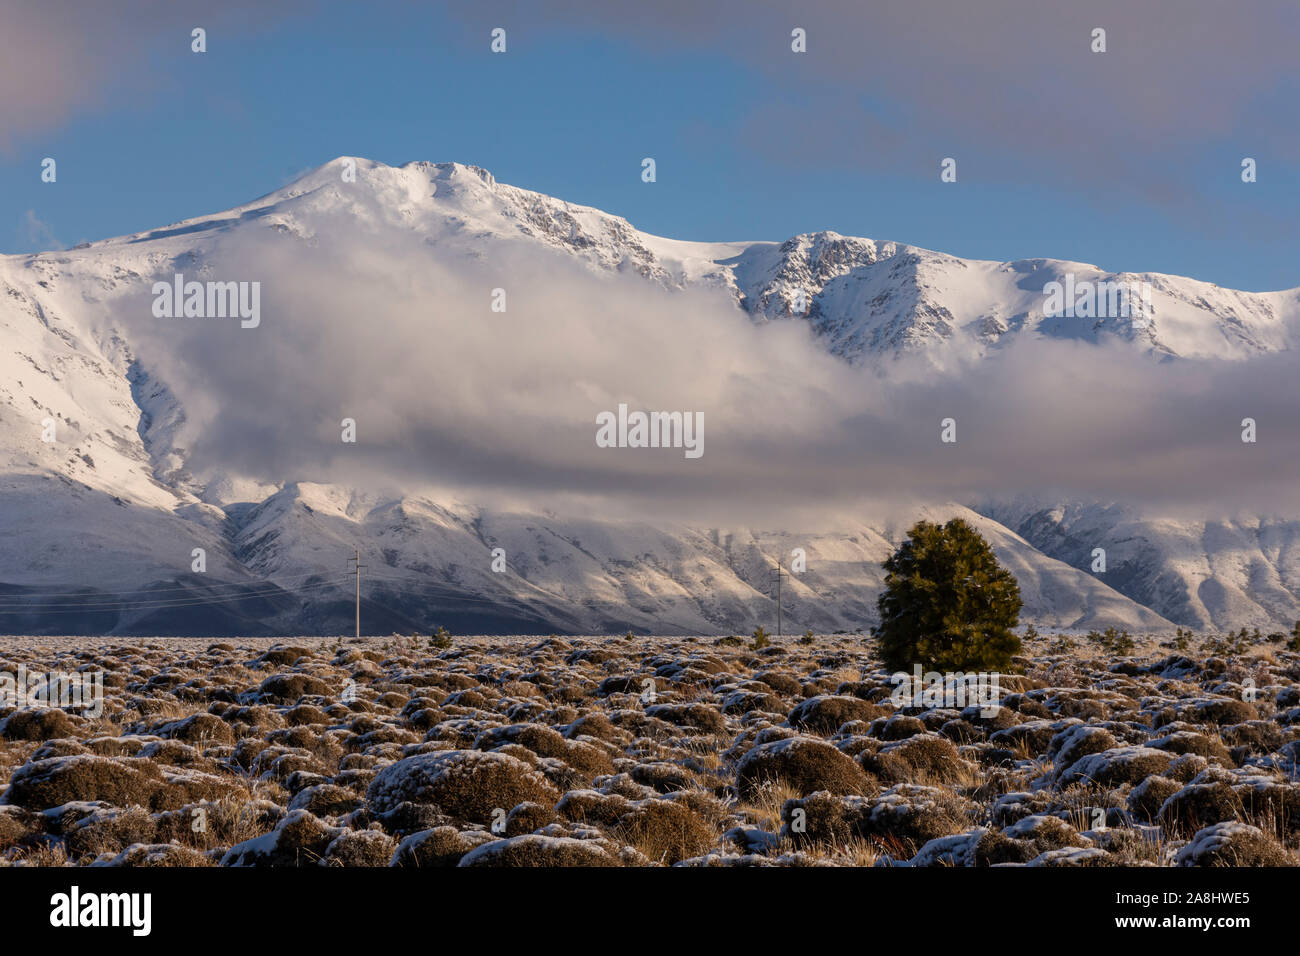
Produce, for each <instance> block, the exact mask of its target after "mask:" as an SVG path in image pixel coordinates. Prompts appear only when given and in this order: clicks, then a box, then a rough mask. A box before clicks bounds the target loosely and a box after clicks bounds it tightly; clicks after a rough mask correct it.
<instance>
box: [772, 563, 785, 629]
mask: <svg viewBox="0 0 1300 956" xmlns="http://www.w3.org/2000/svg"><path fill="white" fill-rule="evenodd" d="M768 573H770V574H773V575H775V576H776V636H777V637H780V636H781V578H783V577H784V576H785V569H784V568H783V567H781V563H780V562H779V561H778V562H777V565H776V567H774V568H772V569H771V571H769V572H768Z"/></svg>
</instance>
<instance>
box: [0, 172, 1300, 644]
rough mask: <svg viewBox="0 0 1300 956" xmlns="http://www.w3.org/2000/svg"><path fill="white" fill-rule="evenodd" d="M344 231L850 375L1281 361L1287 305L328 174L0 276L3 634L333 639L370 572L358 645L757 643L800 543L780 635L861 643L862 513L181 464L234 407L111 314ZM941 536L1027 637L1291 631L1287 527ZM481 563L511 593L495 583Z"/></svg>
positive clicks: (452, 180)
mask: <svg viewBox="0 0 1300 956" xmlns="http://www.w3.org/2000/svg"><path fill="white" fill-rule="evenodd" d="M354 174H355V175H354ZM341 228H344V229H346V228H355V229H356V231H357V234H358V236H359V237H360V238H359V239H358V243H359V246H358V248H361V247H362V246H361V245H360V244H365V245H366V246H370V245H376V244H377V245H384V244H387V245H389V246H393V247H401V246H404V245H406V246H416V245H418V246H419V247H420V248H421V249H422V250H425V251H430V250H431V254H432V255H434V256H436V258H437V261H438V262H439V263H446V264H448V265H450V266H451V267H453V268H454V267H455V264H456V263H458V262H464V261H472V260H483V259H488V260H491V259H493V258H494V257H518V256H521V255H523V256H538V257H543V258H542V260H541V261H550V260H546V259H545V258H544V257H546V256H550V257H557V256H558V257H560V258H561V259H563V260H564V261H566V262H570V263H573V264H577V265H578V266H580V267H581V268H582V270H585V272H587V273H590V274H591V275H592V276H593V277H600V276H610V275H620V274H630V275H631V276H639V277H641V278H642V279H644V281H645V282H647V283H651V284H653V285H655V286H657V287H659V288H660V289H662V290H667V291H668V292H684V291H687V290H691V289H696V288H700V289H713V290H719V289H720V290H724V291H725V292H726V293H727V294H728V295H729V296H730V297H731V298H732V299H733V300H734V302H735V304H736V307H737V308H738V309H741V310H743V311H744V312H745V313H747V314H748V315H749V316H750V317H751V318H752V319H753V321H755V322H756V323H764V322H772V321H792V322H806V323H807V324H808V326H809V327H810V328H811V330H812V331H813V333H814V335H815V337H816V341H817V342H818V343H819V344H820V345H821V346H822V347H823V348H824V350H825V351H826V352H829V353H830V354H832V355H834V356H838V357H839V358H841V359H843V360H844V361H845V362H847V363H849V364H851V365H853V366H861V367H862V374H863V375H868V374H874V373H875V371H879V370H880V369H881V368H882V367H886V368H887V367H888V366H889V364H890V363H892V362H894V361H895V360H897V359H898V358H900V357H902V356H918V355H919V356H922V357H927V356H930V357H932V358H933V361H934V362H935V363H936V366H938V365H941V364H942V363H943V362H944V361H946V360H947V358H946V357H951V356H953V355H956V356H958V357H960V358H961V359H962V360H963V361H971V360H976V361H978V360H979V358H980V357H981V356H984V355H986V354H988V353H990V352H992V351H995V350H998V349H1000V348H1002V347H1003V346H1004V345H1005V344H1006V343H1008V342H1010V341H1013V340H1015V339H1016V338H1018V337H1025V336H1037V337H1047V338H1056V339H1083V340H1085V341H1091V342H1098V341H1102V340H1110V339H1118V340H1121V341H1127V342H1129V343H1131V345H1132V347H1133V348H1135V349H1138V350H1142V351H1147V352H1150V353H1151V354H1152V355H1153V356H1154V357H1156V358H1169V359H1172V358H1177V357H1180V356H1181V357H1188V358H1196V357H1205V356H1217V357H1230V358H1237V359H1249V358H1250V357H1252V356H1256V355H1262V354H1266V353H1272V352H1280V351H1283V350H1288V349H1290V348H1291V347H1292V345H1293V342H1292V337H1293V332H1294V329H1295V328H1296V320H1297V318H1300V290H1291V291H1287V292H1277V293H1245V292H1235V291H1232V290H1228V289H1222V288H1220V287H1218V286H1215V285H1212V284H1209V283H1204V282H1198V281H1195V280H1192V279H1184V278H1178V277H1173V276H1164V275H1152V274H1109V273H1103V272H1102V271H1101V270H1099V269H1097V268H1096V267H1093V266H1088V265H1083V264H1079V263H1068V262H1061V261H1056V260H1048V259H1039V260H1025V261H1019V262H1012V263H997V262H982V261H973V260H963V259H957V258H954V257H952V256H948V255H944V254H941V253H936V252H931V251H928V250H924V249H919V248H914V247H910V246H905V245H901V244H897V243H892V242H877V241H873V240H870V239H856V238H850V237H844V236H839V235H837V234H834V233H816V234H812V235H801V236H795V237H793V238H791V239H789V240H787V241H785V242H783V243H774V242H730V243H697V242H685V241H679V240H671V239H664V238H660V237H656V236H651V235H647V234H645V233H642V232H639V231H638V230H636V229H635V228H633V227H632V226H631V225H630V224H629V223H628V222H627V221H626V220H624V219H621V218H619V217H617V216H612V215H609V214H607V213H604V212H601V211H599V210H596V209H591V208H587V207H582V206H576V205H573V204H570V203H566V202H564V201H562V200H559V199H555V198H552V197H549V196H545V195H541V194H539V193H534V192H529V191H527V190H523V189H518V188H515V187H512V186H507V185H505V184H501V183H498V182H496V181H495V179H494V178H493V177H492V175H491V174H490V173H488V172H486V171H485V170H482V169H479V168H476V167H470V166H463V165H459V164H454V163H443V164H430V163H409V164H407V165H405V166H401V167H390V166H386V165H384V164H382V163H376V162H372V161H369V160H364V159H349V158H341V159H338V160H334V161H333V162H330V163H327V164H326V165H324V166H322V167H320V168H319V169H316V170H314V171H312V172H311V173H308V174H307V175H305V176H303V177H301V178H300V179H298V180H296V181H295V182H293V183H292V184H290V185H289V186H287V187H285V188H283V189H280V190H277V191H275V192H273V193H270V194H268V195H267V196H264V197H262V198H261V199H258V200H256V201H254V202H252V203H249V204H247V205H244V206H240V207H236V208H235V209H231V210H228V211H226V212H222V213H217V214H214V215H209V216H203V217H199V218H196V219H191V220H186V221H184V222H181V223H176V224H173V225H171V226H168V227H166V228H161V229H156V230H152V231H149V232H145V233H138V234H135V235H130V236H123V237H120V238H115V239H108V240H104V241H101V242H95V243H90V244H87V245H84V246H81V247H78V248H76V249H72V250H67V251H62V252H50V253H41V254H38V255H30V256H4V257H0V289H2V290H3V296H0V363H3V364H2V365H0V631H4V632H10V633H23V632H41V633H77V632H100V631H115V632H124V633H131V632H139V633H243V634H256V633H310V632H324V633H332V632H341V631H344V630H347V629H348V628H349V626H350V620H351V615H352V606H351V605H352V592H351V588H352V584H353V581H352V578H351V577H350V576H349V575H348V567H349V565H348V558H349V557H351V556H352V555H353V554H354V553H357V552H359V553H360V555H361V563H362V565H363V566H364V570H363V572H362V593H363V611H362V614H363V629H365V630H367V631H370V632H372V633H375V632H381V633H387V632H389V631H391V630H394V629H397V630H404V631H405V630H411V629H412V628H416V627H419V628H424V629H427V628H428V627H429V626H430V625H431V624H437V623H445V624H447V625H448V626H450V627H452V629H453V630H460V631H462V632H465V631H534V632H536V631H551V630H554V631H567V632H609V631H615V630H618V631H621V630H626V629H628V628H633V629H636V630H638V631H650V632H658V633H668V632H693V633H718V632H742V631H748V630H751V629H752V628H753V627H754V626H756V625H757V624H759V623H764V624H767V625H769V626H770V625H771V623H772V619H773V616H774V602H773V601H772V600H771V598H770V597H769V594H770V584H769V579H770V575H769V569H770V568H771V567H772V566H773V564H774V562H776V561H777V560H781V561H782V562H783V563H785V564H786V566H787V567H788V566H789V564H790V554H791V551H792V549H793V548H795V547H799V548H803V549H804V550H805V551H806V554H807V567H808V570H807V571H806V572H805V573H802V574H796V575H792V577H791V580H790V582H789V583H788V585H787V590H786V594H785V597H786V605H787V611H786V622H787V625H788V627H789V628H790V629H793V628H796V627H797V628H798V629H800V630H802V629H804V628H807V627H812V628H815V629H818V630H839V629H846V630H853V629H856V628H859V627H864V628H865V627H866V626H868V625H870V624H871V623H872V622H873V621H874V620H875V608H874V602H875V596H876V594H877V593H878V589H879V586H880V581H881V578H882V574H883V572H882V571H881V570H880V567H879V562H880V561H881V560H882V559H883V558H884V557H885V555H886V554H887V553H888V552H889V550H890V549H891V548H892V547H893V546H894V545H895V544H896V543H897V542H898V540H899V539H900V538H901V536H902V534H903V532H904V531H905V527H903V526H902V525H899V524H897V523H895V522H893V521H886V520H884V519H881V518H879V517H873V516H871V515H865V514H864V515H861V516H860V519H858V520H856V521H852V522H841V523H840V525H839V526H838V527H837V530H836V531H835V532H834V533H832V534H826V533H822V534H812V535H810V534H799V533H797V532H798V529H786V530H785V531H782V532H777V531H772V530H758V529H745V528H728V529H722V528H709V527H699V526H696V525H688V524H687V523H682V524H675V523H666V522H655V523H653V524H652V523H648V522H637V521H634V520H628V519H619V518H616V517H608V516H595V515H588V514H569V515H560V514H554V513H552V512H550V511H547V510H540V509H529V508H504V507H500V506H496V507H492V506H488V505H486V504H484V503H483V502H482V501H476V500H475V493H474V489H473V488H458V489H456V492H455V494H454V495H453V494H434V493H431V492H430V491H429V489H428V488H427V487H426V486H423V485H421V486H419V487H415V486H412V487H409V488H406V487H399V488H398V489H397V490H396V491H389V492H385V493H376V492H374V491H372V490H360V489H358V488H353V487H351V486H350V485H345V484H343V483H335V484H323V483H320V482H317V481H314V480H312V479H313V475H314V472H313V471H312V470H310V469H305V468H304V469H301V470H284V471H281V472H279V473H276V474H274V475H271V476H267V475H250V474H247V473H245V472H243V471H241V470H240V469H239V468H235V467H231V468H229V469H223V468H214V467H212V466H211V465H210V464H208V465H205V466H204V467H202V468H200V467H197V466H196V464H195V462H194V461H192V460H191V455H190V452H189V450H188V444H187V442H188V440H189V439H190V438H192V437H193V429H194V427H195V426H194V416H195V415H196V413H197V412H202V413H204V414H210V412H211V406H214V405H218V406H219V405H220V403H221V402H222V400H223V397H222V396H221V395H220V394H213V393H209V392H205V391H204V388H205V384H204V383H203V382H194V381H187V382H185V383H179V382H177V381H175V380H169V379H168V376H167V374H166V373H165V372H164V371H163V370H162V368H161V367H160V365H159V363H157V362H155V361H148V360H146V359H144V358H142V357H141V355H142V350H141V347H140V339H139V336H140V332H139V325H138V323H135V322H131V321H126V320H125V319H124V316H125V314H126V313H127V312H128V311H130V312H131V314H132V315H138V314H139V313H140V308H141V302H144V303H146V306H145V307H146V308H147V302H148V301H149V296H148V294H147V293H148V292H149V290H150V289H151V287H152V285H153V283H154V282H156V281H160V280H161V281H170V280H171V279H172V276H173V275H174V274H175V273H177V272H185V273H186V274H187V276H190V277H194V278H200V279H202V278H210V273H211V270H210V268H209V265H210V263H211V262H212V260H213V257H214V256H215V255H216V254H217V250H219V249H220V248H223V247H224V246H226V245H228V244H229V243H230V242H231V241H232V240H233V239H238V238H240V237H244V236H260V235H264V234H267V233H268V232H269V233H270V234H273V235H274V237H275V238H276V240H277V241H283V242H285V243H293V244H297V245H296V246H295V248H301V249H302V250H304V254H306V255H310V250H312V249H314V248H316V246H317V243H318V242H319V241H320V240H321V239H322V238H323V237H324V236H325V234H326V231H328V234H329V236H330V237H332V238H336V237H337V235H338V232H339V230H340V229H341ZM557 261H558V260H557ZM1067 275H1069V276H1070V277H1071V281H1074V282H1083V281H1117V282H1142V283H1147V284H1148V285H1149V286H1150V288H1151V290H1152V294H1151V307H1150V309H1149V312H1148V314H1147V315H1146V318H1147V322H1146V323H1145V324H1143V323H1137V322H1134V321H1133V320H1132V319H1131V318H1124V317H1117V318H1101V319H1092V320H1080V319H1070V320H1068V321H1067V320H1061V319H1053V318H1047V317H1044V315H1043V290H1044V286H1045V285H1046V284H1047V283H1050V282H1052V281H1063V280H1064V279H1065V277H1066V276H1067ZM153 344H154V347H155V348H156V347H157V343H156V342H155V343H153ZM399 344H400V343H399ZM873 370H875V371H873ZM182 384H183V386H184V387H182ZM183 395H184V396H185V397H184V398H183V397H182V396H183ZM268 414H274V412H273V411H268ZM51 429H52V430H53V438H54V440H53V441H50V440H46V439H48V438H50V437H51V435H50V432H51ZM396 483H397V484H399V485H400V481H398V482H396ZM390 484H392V483H390ZM929 514H931V516H934V517H941V516H946V515H951V514H962V515H964V516H966V517H967V518H968V519H969V520H971V521H973V522H975V523H976V524H977V525H978V527H979V528H980V530H981V531H982V533H984V534H985V536H986V537H987V538H988V539H989V540H990V541H991V543H992V544H993V545H994V547H995V549H996V550H997V552H998V555H999V558H1000V559H1001V560H1002V561H1003V562H1004V563H1005V564H1007V566H1008V567H1010V568H1011V569H1012V570H1013V571H1014V573H1015V574H1016V577H1017V579H1018V580H1019V582H1020V585H1021V589H1022V592H1023V593H1024V597H1025V602H1026V615H1025V617H1026V618H1027V619H1029V620H1033V621H1034V622H1035V623H1037V624H1038V625H1039V626H1040V627H1063V628H1065V627H1068V628H1088V627H1104V626H1107V625H1110V624H1114V625H1117V626H1124V627H1129V628H1134V629H1158V628H1166V627H1169V628H1172V626H1173V623H1178V624H1184V625H1190V626H1197V627H1237V626H1242V625H1250V626H1253V625H1257V624H1258V625H1260V626H1266V625H1267V626H1272V625H1275V624H1278V623H1281V622H1284V621H1285V622H1288V623H1289V622H1290V621H1291V620H1294V619H1295V618H1297V617H1300V597H1298V595H1300V562H1298V561H1297V559H1296V558H1295V557H1294V556H1293V555H1295V553H1296V551H1295V548H1294V547H1293V546H1292V544H1291V542H1292V541H1294V540H1296V535H1297V529H1298V528H1300V521H1298V522H1289V521H1279V520H1270V521H1264V520H1263V519H1260V520H1259V521H1258V522H1257V523H1253V524H1252V523H1250V521H1247V522H1246V523H1240V519H1238V520H1237V523H1225V522H1219V521H1215V520H1209V521H1205V522H1201V523H1199V524H1188V523H1185V522H1184V523H1172V522H1167V521H1161V520H1159V519H1157V518H1153V517H1143V516H1141V515H1137V514H1134V513H1132V512H1128V511H1124V510H1123V509H1119V508H1117V507H1113V506H1112V507H1103V506H1099V505H1094V504H1079V503H1061V502H1049V503H1047V504H1043V503H1041V502H1040V503H1036V504H1034V505H1025V504H1024V503H1023V502H1011V503H1007V502H1002V503H993V504H987V505H981V506H980V507H979V509H978V513H977V512H976V511H972V510H969V509H968V508H966V507H964V506H962V505H960V504H955V503H948V504H941V505H940V504H936V505H935V506H934V507H933V508H932V509H930V510H929ZM913 517H915V516H913ZM1099 535H1104V536H1106V540H1108V541H1111V540H1123V541H1127V542H1130V545H1127V546H1120V547H1119V548H1118V549H1115V550H1113V551H1112V556H1111V559H1110V560H1111V564H1110V570H1109V571H1108V572H1107V573H1106V574H1105V575H1097V574H1093V573H1091V572H1090V571H1089V563H1090V562H1089V553H1090V551H1091V547H1092V545H1091V542H1092V541H1094V540H1095V539H1096V538H1097V537H1098V536H1099ZM497 548H500V549H502V550H503V552H504V554H505V555H506V556H507V560H506V564H505V569H504V570H494V569H493V553H494V549H497ZM195 549H203V552H204V556H205V561H206V566H205V568H204V569H203V570H201V571H197V570H195V565H194V561H195V557H194V551H195ZM1171 622H1172V623H1171Z"/></svg>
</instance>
